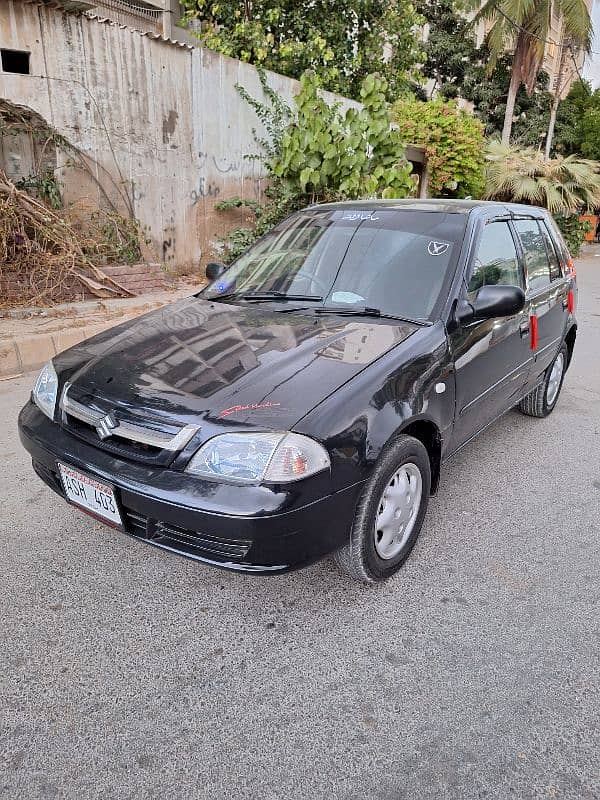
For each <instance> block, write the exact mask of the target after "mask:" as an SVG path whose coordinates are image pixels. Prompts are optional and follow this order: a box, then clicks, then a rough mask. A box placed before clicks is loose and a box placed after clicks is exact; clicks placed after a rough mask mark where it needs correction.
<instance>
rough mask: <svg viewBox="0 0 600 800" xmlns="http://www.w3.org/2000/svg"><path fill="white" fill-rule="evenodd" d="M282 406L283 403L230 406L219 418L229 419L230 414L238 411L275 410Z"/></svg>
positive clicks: (268, 402)
mask: <svg viewBox="0 0 600 800" xmlns="http://www.w3.org/2000/svg"><path fill="white" fill-rule="evenodd" d="M280 405H281V403H271V402H270V401H267V402H266V403H249V404H248V405H245V406H230V407H229V408H224V409H223V411H221V413H220V414H219V416H220V417H228V416H229V415H230V414H235V413H236V412H237V411H256V410H257V409H259V408H275V407H276V406H280Z"/></svg>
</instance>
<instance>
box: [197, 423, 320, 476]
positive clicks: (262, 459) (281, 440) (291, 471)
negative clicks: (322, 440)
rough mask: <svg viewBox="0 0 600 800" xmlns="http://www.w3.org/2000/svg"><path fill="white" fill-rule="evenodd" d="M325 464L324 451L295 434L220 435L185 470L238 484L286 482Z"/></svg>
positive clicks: (317, 470)
mask: <svg viewBox="0 0 600 800" xmlns="http://www.w3.org/2000/svg"><path fill="white" fill-rule="evenodd" d="M329 465H330V461H329V455H328V454H327V451H326V450H325V448H324V447H322V446H321V445H320V444H319V443H318V442H315V441H313V440H312V439H309V438H308V437H307V436H301V435H300V434H298V433H288V432H285V431H284V432H282V433H223V434H220V435H219V436H215V437H213V438H212V439H210V440H209V441H208V442H206V444H204V445H202V447H201V448H200V450H198V452H197V453H196V455H195V456H194V457H193V458H192V460H191V461H190V463H189V465H188V467H187V470H186V471H187V472H191V473H192V474H194V475H201V476H202V477H207V478H226V479H229V480H232V481H237V482H239V483H264V482H268V483H288V482H290V481H297V480H299V479H300V478H306V477H308V476H309V475H314V474H315V473H316V472H320V471H321V470H323V469H327V468H328V467H329Z"/></svg>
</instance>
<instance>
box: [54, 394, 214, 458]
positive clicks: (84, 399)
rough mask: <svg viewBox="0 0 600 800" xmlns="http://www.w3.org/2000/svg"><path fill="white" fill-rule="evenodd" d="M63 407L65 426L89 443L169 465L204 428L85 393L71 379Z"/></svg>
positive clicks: (63, 423)
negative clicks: (156, 415) (71, 382)
mask: <svg viewBox="0 0 600 800" xmlns="http://www.w3.org/2000/svg"><path fill="white" fill-rule="evenodd" d="M60 408H61V422H62V425H63V427H65V428H66V429H67V430H68V431H69V432H70V433H73V434H74V435H75V436H77V437H78V438H80V439H83V440H84V441H85V442H87V443H88V444H91V445H93V446H94V447H98V448H100V449H102V450H106V451H108V452H109V453H114V454H115V455H119V456H122V457H124V458H127V459H129V460H134V461H141V462H143V463H146V464H155V465H157V466H168V465H169V464H170V463H171V461H172V460H173V459H174V458H175V456H176V455H177V453H178V452H180V451H181V450H182V449H183V448H184V447H185V446H186V445H187V444H188V443H189V442H190V440H191V439H192V438H193V437H194V436H195V435H196V433H197V432H198V431H199V429H200V426H199V425H195V424H188V425H184V424H181V423H180V422H179V421H175V420H166V419H163V418H157V417H155V416H153V415H152V414H149V413H148V412H146V411H144V410H140V409H135V408H131V407H129V406H126V407H122V406H119V405H118V404H115V403H111V402H110V401H109V400H106V399H105V398H102V397H99V396H96V395H92V394H89V393H86V392H83V393H82V392H81V391H80V390H79V389H78V387H77V386H76V385H73V384H70V383H67V384H65V386H64V388H63V391H62V395H61V400H60Z"/></svg>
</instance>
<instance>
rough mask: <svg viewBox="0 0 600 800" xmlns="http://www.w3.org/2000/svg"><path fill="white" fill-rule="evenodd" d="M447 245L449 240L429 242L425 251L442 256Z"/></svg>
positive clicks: (448, 245)
mask: <svg viewBox="0 0 600 800" xmlns="http://www.w3.org/2000/svg"><path fill="white" fill-rule="evenodd" d="M449 247H450V243H449V242H429V244H428V245H427V252H428V253H429V255H430V256H443V255H444V253H445V252H446V250H447V249H448V248H449Z"/></svg>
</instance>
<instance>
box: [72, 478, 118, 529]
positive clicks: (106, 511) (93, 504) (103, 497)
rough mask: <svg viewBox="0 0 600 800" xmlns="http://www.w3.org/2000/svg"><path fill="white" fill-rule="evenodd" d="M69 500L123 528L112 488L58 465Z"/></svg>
mask: <svg viewBox="0 0 600 800" xmlns="http://www.w3.org/2000/svg"><path fill="white" fill-rule="evenodd" d="M58 468H59V470H60V477H61V479H62V484H63V488H64V490H65V494H66V496H67V498H68V499H69V500H70V501H71V502H72V503H74V504H75V505H77V506H80V507H81V508H85V509H87V510H88V511H91V512H92V514H95V515H96V516H97V517H101V518H102V519H104V520H106V521H107V522H110V523H112V524H113V525H119V526H122V525H123V523H122V521H121V514H120V513H119V508H118V506H117V501H116V500H115V493H114V491H113V489H112V487H111V486H108V485H107V484H106V483H101V482H100V481H97V480H96V479H95V478H92V477H91V476H89V475H85V474H84V473H83V472H78V471H77V470H75V469H73V468H72V467H68V466H66V464H60V463H59V464H58Z"/></svg>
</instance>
